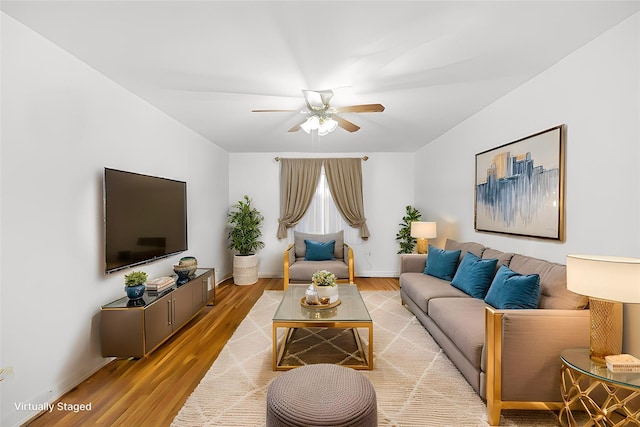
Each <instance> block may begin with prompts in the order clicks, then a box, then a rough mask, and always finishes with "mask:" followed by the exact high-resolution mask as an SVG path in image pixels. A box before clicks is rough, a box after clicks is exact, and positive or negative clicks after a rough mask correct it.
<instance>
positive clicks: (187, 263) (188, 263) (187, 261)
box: [178, 256, 198, 273]
mask: <svg viewBox="0 0 640 427" xmlns="http://www.w3.org/2000/svg"><path fill="white" fill-rule="evenodd" d="M178 265H180V266H183V267H188V268H189V269H190V273H194V272H195V271H196V269H197V268H198V260H197V259H196V258H195V257H192V256H186V257H182V258H180V262H179V263H178Z"/></svg>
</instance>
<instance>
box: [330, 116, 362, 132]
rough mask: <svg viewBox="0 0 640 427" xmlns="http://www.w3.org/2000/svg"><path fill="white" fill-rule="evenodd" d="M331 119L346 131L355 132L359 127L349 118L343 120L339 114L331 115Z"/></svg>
mask: <svg viewBox="0 0 640 427" xmlns="http://www.w3.org/2000/svg"><path fill="white" fill-rule="evenodd" d="M333 119H334V120H335V121H336V122H338V126H340V127H341V128H342V129H344V130H346V131H348V132H357V131H358V130H359V129H360V126H358V125H356V124H355V123H351V122H350V121H349V120H345V119H343V118H342V117H339V116H333Z"/></svg>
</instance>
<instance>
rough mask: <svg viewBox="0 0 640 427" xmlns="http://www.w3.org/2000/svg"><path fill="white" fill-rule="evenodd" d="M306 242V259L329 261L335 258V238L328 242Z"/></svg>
mask: <svg viewBox="0 0 640 427" xmlns="http://www.w3.org/2000/svg"><path fill="white" fill-rule="evenodd" d="M304 243H305V246H306V252H305V256H304V259H305V261H329V260H332V259H335V256H334V251H335V246H336V241H335V240H329V241H328V242H316V241H313V240H305V241H304Z"/></svg>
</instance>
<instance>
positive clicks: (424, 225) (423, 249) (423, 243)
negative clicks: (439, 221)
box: [411, 221, 438, 254]
mask: <svg viewBox="0 0 640 427" xmlns="http://www.w3.org/2000/svg"><path fill="white" fill-rule="evenodd" d="M411 237H415V238H416V239H418V246H417V251H418V253H419V254H426V253H427V252H429V240H428V239H434V238H436V237H438V232H437V228H436V223H435V222H420V221H413V222H412V223H411Z"/></svg>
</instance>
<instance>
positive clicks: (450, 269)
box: [424, 245, 460, 281]
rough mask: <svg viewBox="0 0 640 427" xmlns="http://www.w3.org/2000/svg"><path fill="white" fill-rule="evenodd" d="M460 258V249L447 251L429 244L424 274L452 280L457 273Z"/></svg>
mask: <svg viewBox="0 0 640 427" xmlns="http://www.w3.org/2000/svg"><path fill="white" fill-rule="evenodd" d="M459 258H460V250H457V251H445V250H444V249H439V248H434V247H433V246H431V245H429V254H428V255H427V266H426V267H425V269H424V274H428V275H429V276H433V277H437V278H438V279H442V280H449V281H451V279H453V275H454V274H456V269H457V268H458V259H459Z"/></svg>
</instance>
